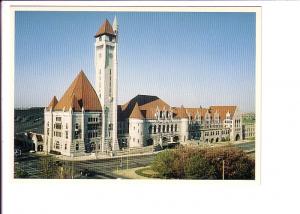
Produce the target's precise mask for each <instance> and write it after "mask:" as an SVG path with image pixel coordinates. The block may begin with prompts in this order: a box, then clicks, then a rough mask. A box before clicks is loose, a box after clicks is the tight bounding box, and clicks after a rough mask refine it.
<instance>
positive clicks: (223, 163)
mask: <svg viewBox="0 0 300 214" xmlns="http://www.w3.org/2000/svg"><path fill="white" fill-rule="evenodd" d="M222 165H223V172H222V177H223V180H225V176H224V166H225V162H224V160H222Z"/></svg>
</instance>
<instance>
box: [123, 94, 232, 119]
mask: <svg viewBox="0 0 300 214" xmlns="http://www.w3.org/2000/svg"><path fill="white" fill-rule="evenodd" d="M157 107H158V108H159V110H162V109H164V108H165V109H166V110H169V109H170V106H169V105H168V104H167V103H166V102H164V101H163V100H161V99H160V98H158V97H157V96H150V95H137V96H136V97H134V98H132V99H131V100H130V101H129V102H127V103H126V104H124V105H119V106H118V120H125V119H127V118H130V116H131V115H134V117H135V118H145V119H156V118H155V113H156V109H157ZM236 108H237V107H236V106H210V107H209V108H202V107H199V108H185V107H183V106H182V107H172V110H173V117H174V118H189V116H191V119H193V120H194V119H195V118H196V115H197V114H198V115H199V116H200V117H202V118H204V116H205V114H206V112H209V113H210V114H211V116H213V115H214V113H215V112H217V113H219V116H220V119H221V121H223V120H224V119H225V118H226V113H227V112H229V113H230V116H231V117H232V116H233V115H234V113H235V111H236Z"/></svg>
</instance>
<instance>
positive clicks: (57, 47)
mask: <svg viewBox="0 0 300 214" xmlns="http://www.w3.org/2000/svg"><path fill="white" fill-rule="evenodd" d="M115 15H116V16H117V19H118V22H119V49H118V51H119V52H118V54H119V55H118V103H119V104H124V103H125V102H127V101H129V100H130V99H131V98H133V97H134V96H136V95H137V94H147V95H156V96H158V97H160V98H161V99H163V100H164V101H165V102H167V103H168V104H169V105H171V106H181V105H184V106H185V107H199V106H202V107H207V106H211V105H237V106H239V108H240V110H241V111H243V112H250V111H251V112H255V51H256V50H255V41H256V40H255V34H256V33H255V28H256V27H255V22H256V21H255V13H229V12H223V13H219V12H218V13H217V12H216V13H213V12H207V13H203V12H195V13H194V12H193V13H192V12H187V13H182V12H180V13H179V12H170V13H163V12H53V11H52V12H36V11H34V12H33V11H22V12H16V16H15V75H14V77H15V98H14V101H15V107H16V108H20V107H23V108H25V107H36V106H48V104H49V103H50V101H51V99H52V97H53V96H54V95H56V96H57V98H58V99H60V98H61V97H62V95H63V93H64V92H65V90H66V89H67V88H68V87H69V85H70V84H71V82H72V81H73V80H74V79H75V77H76V75H77V74H78V73H79V72H80V70H81V69H82V70H83V71H84V72H85V74H86V76H87V77H88V79H89V80H90V82H91V83H92V85H93V86H94V84H95V75H96V74H95V67H94V42H95V38H94V35H95V33H96V32H97V31H98V29H99V27H100V26H101V25H102V23H103V22H104V20H105V19H106V18H107V19H108V20H109V21H110V23H111V24H112V22H113V19H114V16H115Z"/></svg>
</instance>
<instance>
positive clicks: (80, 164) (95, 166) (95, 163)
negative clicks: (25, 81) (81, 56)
mask: <svg viewBox="0 0 300 214" xmlns="http://www.w3.org/2000/svg"><path fill="white" fill-rule="evenodd" d="M235 146H236V147H239V148H241V149H243V150H255V143H254V142H251V143H243V144H237V145H235ZM155 155H156V154H150V155H142V156H131V157H128V158H127V157H122V158H121V157H120V158H110V159H100V160H84V161H66V160H64V161H62V160H59V161H60V163H62V166H63V167H64V168H67V169H72V172H73V175H74V178H88V177H82V176H80V171H83V170H85V169H88V170H89V171H92V172H94V173H95V175H94V176H93V177H90V178H95V179H114V178H117V177H116V175H114V174H113V171H114V170H117V169H127V168H128V169H131V168H136V167H142V166H147V165H149V164H150V163H151V162H152V161H153V160H154V157H155ZM51 157H53V156H51ZM46 158H47V157H45V156H38V155H36V154H30V153H29V154H24V155H23V156H22V157H21V158H18V160H16V161H15V171H16V170H20V169H21V170H24V171H26V172H27V173H28V174H29V178H45V177H44V175H43V174H44V173H43V166H44V165H43V164H42V163H43V160H44V159H46ZM48 158H49V156H48ZM53 161H54V162H55V161H58V160H57V159H55V158H54V157H53Z"/></svg>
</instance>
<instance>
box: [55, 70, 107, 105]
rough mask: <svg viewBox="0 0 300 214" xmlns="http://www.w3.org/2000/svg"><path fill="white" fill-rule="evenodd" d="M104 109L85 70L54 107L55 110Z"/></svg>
mask: <svg viewBox="0 0 300 214" xmlns="http://www.w3.org/2000/svg"><path fill="white" fill-rule="evenodd" d="M64 108H65V110H69V109H70V108H72V109H73V111H81V109H82V108H84V110H85V111H102V107H101V104H100V101H99V99H98V96H97V94H96V92H95V90H94V88H93V86H92V85H91V83H90V81H89V80H88V79H87V77H86V75H85V74H84V72H83V71H80V73H79V74H78V75H77V77H76V78H75V80H74V81H73V82H72V84H71V85H70V87H69V88H68V89H67V91H66V92H65V93H64V95H63V96H62V98H61V99H60V100H59V102H58V103H57V104H56V106H55V107H54V110H63V109H64Z"/></svg>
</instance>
